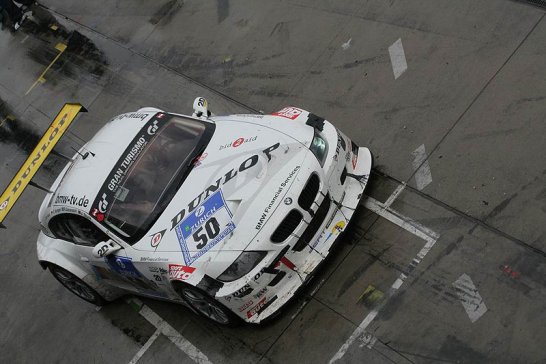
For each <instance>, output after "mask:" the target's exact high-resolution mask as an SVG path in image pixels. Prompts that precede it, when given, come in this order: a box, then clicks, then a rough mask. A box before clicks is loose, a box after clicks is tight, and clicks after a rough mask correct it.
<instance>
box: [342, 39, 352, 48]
mask: <svg viewBox="0 0 546 364" xmlns="http://www.w3.org/2000/svg"><path fill="white" fill-rule="evenodd" d="M352 40H353V38H349V40H348V41H347V42H345V43H343V44H342V45H341V49H343V50H344V51H346V50H347V49H349V48H351V41H352Z"/></svg>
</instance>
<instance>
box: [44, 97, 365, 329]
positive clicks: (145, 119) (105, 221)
mask: <svg viewBox="0 0 546 364" xmlns="http://www.w3.org/2000/svg"><path fill="white" fill-rule="evenodd" d="M194 110H195V112H194V114H193V115H192V116H185V115H180V114H174V113H167V112H164V111H162V110H159V109H154V108H144V109H140V110H138V111H137V112H133V113H127V114H123V115H120V116H117V117H115V118H113V119H112V120H111V121H109V122H108V123H107V124H106V125H105V126H104V127H103V128H102V129H101V130H100V131H99V132H98V133H97V134H96V135H95V136H94V137H93V138H92V139H91V140H90V141H89V142H88V143H87V144H86V145H85V146H84V147H82V148H81V150H80V151H79V152H78V153H77V154H76V155H75V156H74V157H73V158H72V160H71V161H70V162H69V163H68V164H67V166H66V167H65V168H64V170H63V171H62V172H61V174H60V175H59V177H58V178H57V180H56V181H55V182H54V184H53V186H52V187H51V189H50V193H49V194H48V195H47V196H46V198H45V199H44V202H43V203H42V206H41V208H40V212H39V219H40V223H41V225H42V231H41V233H40V235H39V237H38V258H39V261H40V263H41V264H42V266H43V267H44V268H49V269H50V271H51V272H52V274H53V275H54V276H55V278H57V279H58V280H59V281H60V282H61V283H62V284H63V285H65V286H66V287H67V288H68V289H69V290H70V291H72V292H73V293H75V294H76V295H78V296H79V297H81V298H83V299H85V300H87V301H89V302H92V303H95V304H103V303H105V302H107V301H111V300H114V299H116V298H117V297H119V296H122V295H124V294H138V295H143V296H148V297H155V298H159V299H164V300H168V301H173V302H179V303H182V304H185V305H187V306H189V307H190V308H192V309H193V310H194V311H196V312H197V313H199V314H202V315H204V316H206V317H208V318H209V319H212V320H214V321H216V322H218V323H220V324H226V325H229V324H234V323H236V322H237V321H240V320H243V321H246V322H252V323H259V322H261V321H262V320H264V319H267V318H268V317H271V316H272V315H273V314H274V313H276V312H277V311H278V310H279V309H280V308H281V307H282V306H283V305H284V304H285V303H286V302H287V301H288V300H289V299H290V298H291V297H293V296H294V294H295V292H296V291H297V290H298V289H299V288H300V287H302V286H303V285H304V284H305V283H306V282H307V281H308V280H309V279H310V278H311V277H312V275H313V272H314V271H315V269H316V267H317V266H318V265H319V264H320V263H321V262H322V261H323V260H324V259H325V258H326V257H327V255H328V253H329V251H330V249H331V247H332V245H333V244H334V242H335V241H336V240H337V238H338V237H339V236H340V234H341V233H342V232H343V231H344V230H345V229H346V227H347V226H348V224H349V221H350V219H351V217H352V216H353V213H354V211H355V209H356V207H357V205H358V203H359V201H360V199H361V197H362V195H363V191H364V188H365V187H366V184H367V181H368V177H369V174H370V170H371V166H372V156H371V154H370V152H369V150H368V149H367V148H363V147H358V146H357V145H356V144H355V143H354V142H353V141H351V140H350V139H349V138H348V137H347V136H345V134H343V133H342V132H341V131H339V130H338V129H336V128H335V127H334V126H333V125H332V124H331V123H330V122H328V121H326V120H324V119H323V118H321V117H318V116H316V115H314V114H312V113H309V112H308V111H305V110H302V109H300V108H296V107H286V108H284V109H282V110H280V111H278V112H275V113H273V114H271V115H246V114H245V115H229V116H213V115H212V114H211V113H210V112H209V110H208V103H207V102H206V100H204V99H203V98H197V99H196V101H195V102H194Z"/></svg>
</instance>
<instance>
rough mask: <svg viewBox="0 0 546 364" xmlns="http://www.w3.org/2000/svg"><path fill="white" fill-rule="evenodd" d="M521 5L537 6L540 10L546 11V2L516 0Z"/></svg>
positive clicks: (540, 0) (544, 0)
mask: <svg viewBox="0 0 546 364" xmlns="http://www.w3.org/2000/svg"><path fill="white" fill-rule="evenodd" d="M516 1H517V2H520V3H527V4H529V5H535V6H538V7H540V8H543V9H546V0H516Z"/></svg>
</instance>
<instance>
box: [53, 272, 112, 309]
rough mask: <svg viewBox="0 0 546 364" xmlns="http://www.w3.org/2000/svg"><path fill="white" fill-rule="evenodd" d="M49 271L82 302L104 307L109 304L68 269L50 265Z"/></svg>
mask: <svg viewBox="0 0 546 364" xmlns="http://www.w3.org/2000/svg"><path fill="white" fill-rule="evenodd" d="M49 271H50V272H51V274H53V277H55V279H56V280H58V281H59V282H60V283H61V284H62V285H63V286H65V288H66V289H68V290H69V291H70V292H72V293H73V294H75V295H76V296H78V297H79V298H81V299H82V300H85V301H87V302H89V303H92V304H94V305H97V306H104V305H105V304H106V303H108V302H107V301H106V300H105V299H104V298H102V296H101V295H100V294H99V293H98V292H97V291H95V290H94V289H93V288H91V287H89V285H88V284H87V283H85V282H84V281H82V280H81V279H79V278H78V277H76V276H75V275H74V274H72V273H70V272H69V271H67V270H66V269H64V268H61V267H59V266H57V265H54V264H50V265H49Z"/></svg>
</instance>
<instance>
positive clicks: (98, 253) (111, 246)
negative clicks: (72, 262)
mask: <svg viewBox="0 0 546 364" xmlns="http://www.w3.org/2000/svg"><path fill="white" fill-rule="evenodd" d="M120 249H121V246H119V245H118V244H116V243H114V242H113V241H112V240H108V241H102V242H100V243H98V244H97V245H95V247H94V248H93V256H94V257H95V258H103V257H106V256H108V255H110V254H112V253H115V252H117V251H118V250H120Z"/></svg>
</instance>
